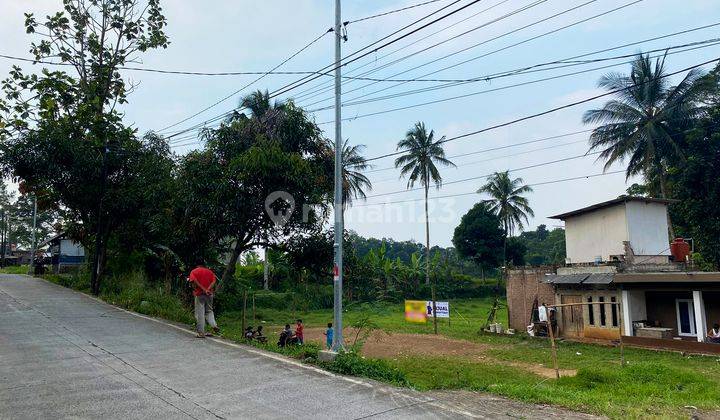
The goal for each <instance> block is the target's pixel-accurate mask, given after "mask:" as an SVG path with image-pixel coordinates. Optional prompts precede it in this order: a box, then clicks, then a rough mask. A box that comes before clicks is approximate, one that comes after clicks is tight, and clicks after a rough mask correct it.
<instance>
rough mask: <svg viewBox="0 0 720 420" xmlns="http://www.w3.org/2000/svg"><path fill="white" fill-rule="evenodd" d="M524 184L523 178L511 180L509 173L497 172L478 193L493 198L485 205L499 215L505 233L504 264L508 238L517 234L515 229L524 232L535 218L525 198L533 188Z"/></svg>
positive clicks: (485, 201) (486, 201)
mask: <svg viewBox="0 0 720 420" xmlns="http://www.w3.org/2000/svg"><path fill="white" fill-rule="evenodd" d="M523 182H524V181H523V179H522V178H515V179H512V178H510V172H509V171H505V172H495V173H494V174H492V175H490V176H489V177H488V178H487V183H486V184H485V185H483V186H482V187H481V188H480V189H479V190H478V193H480V194H482V193H485V194H488V195H489V196H490V197H491V198H490V199H487V200H483V203H485V204H486V205H487V206H488V208H489V209H490V211H492V212H493V213H495V214H497V215H498V217H499V218H500V222H501V223H502V226H503V230H504V231H505V244H504V245H503V263H506V255H505V254H506V253H507V252H506V251H507V238H508V237H509V236H512V234H513V233H515V229H518V230H522V229H523V227H524V225H525V224H526V223H527V222H528V218H529V217H532V216H535V213H534V212H533V210H532V208H530V203H529V201H528V199H527V198H525V197H524V196H523V194H527V193H530V192H532V188H531V187H530V186H528V185H525V184H524V183H523Z"/></svg>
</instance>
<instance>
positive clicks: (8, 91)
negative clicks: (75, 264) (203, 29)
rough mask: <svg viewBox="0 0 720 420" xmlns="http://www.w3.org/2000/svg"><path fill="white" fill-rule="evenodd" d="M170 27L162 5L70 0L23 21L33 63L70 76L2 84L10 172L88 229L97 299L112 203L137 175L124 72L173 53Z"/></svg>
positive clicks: (84, 236)
mask: <svg viewBox="0 0 720 420" xmlns="http://www.w3.org/2000/svg"><path fill="white" fill-rule="evenodd" d="M165 25H166V21H165V18H164V16H163V15H162V10H161V8H160V5H159V0H147V2H141V1H139V0H98V1H90V2H87V1H79V0H68V1H64V2H63V10H62V11H60V12H58V13H56V14H53V15H49V16H47V17H46V19H45V20H44V21H42V22H39V21H38V20H36V18H35V16H33V15H32V14H26V15H25V28H26V31H27V33H29V34H33V35H34V36H36V37H37V38H38V39H39V42H33V43H32V44H31V47H30V51H31V53H32V54H33V55H34V58H35V59H36V60H38V61H41V60H46V59H57V60H59V61H60V62H62V63H64V64H67V65H68V66H69V68H71V69H72V70H73V74H69V73H66V72H65V71H50V70H43V71H42V72H41V73H39V74H25V73H23V71H22V70H21V69H20V68H19V67H13V69H12V71H11V72H10V77H9V78H8V79H7V80H5V81H4V82H3V90H4V93H5V98H7V100H5V101H3V102H2V103H0V113H2V114H3V117H0V120H1V121H2V122H1V123H0V130H1V132H0V138H2V140H3V143H4V144H3V148H4V149H5V150H4V156H3V166H4V168H5V170H6V172H7V173H11V174H13V175H15V176H17V177H19V178H20V179H21V180H23V181H25V182H26V184H27V186H28V188H29V192H35V191H47V193H48V195H49V197H52V198H53V199H54V200H55V201H56V203H57V204H58V205H59V206H63V207H65V208H67V209H68V210H69V211H70V212H71V214H72V216H73V217H74V221H75V222H77V223H76V226H77V227H78V228H79V229H78V230H82V232H79V233H78V237H79V239H80V240H82V242H83V243H84V244H85V245H86V247H88V248H89V249H92V250H94V258H93V261H94V262H96V264H97V269H96V270H92V281H91V283H92V284H91V288H92V291H93V293H98V292H99V287H100V279H101V278H102V274H103V272H104V262H105V257H106V248H107V243H108V239H109V237H110V235H111V234H112V233H113V232H114V231H115V229H116V228H117V226H118V224H117V217H115V216H116V213H117V209H115V208H113V201H114V200H111V199H110V196H113V195H117V193H118V192H119V191H120V190H121V189H122V188H119V186H118V184H123V183H124V181H125V180H126V179H127V176H126V175H125V172H126V171H127V170H129V169H130V168H129V166H128V164H127V162H126V161H127V159H126V158H125V154H126V153H127V150H128V149H129V148H132V147H131V144H133V143H138V140H137V139H135V136H134V131H133V130H132V129H130V128H127V127H124V126H123V123H122V120H121V115H120V114H119V113H118V111H117V110H116V106H117V105H118V104H124V103H126V102H127V94H128V92H129V91H130V90H132V86H130V87H128V85H127V83H126V81H125V80H124V79H123V77H122V74H121V72H120V71H119V67H121V66H123V65H125V64H126V62H128V61H130V60H136V59H138V58H139V55H140V54H141V53H143V52H145V51H147V50H150V49H155V48H164V47H166V46H167V45H168V39H167V37H166V35H165V33H164V27H165ZM23 154H32V155H33V156H24V155H23ZM130 171H131V172H132V170H131V169H130ZM126 192H127V191H126ZM113 219H115V220H113ZM96 233H99V234H96ZM92 242H94V243H95V245H94V246H91V243H92Z"/></svg>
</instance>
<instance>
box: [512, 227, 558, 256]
mask: <svg viewBox="0 0 720 420" xmlns="http://www.w3.org/2000/svg"><path fill="white" fill-rule="evenodd" d="M514 239H516V240H518V241H519V242H521V243H522V244H523V246H524V247H525V248H526V250H525V255H524V258H523V259H524V260H525V263H527V264H530V265H533V266H539V265H559V264H563V263H564V261H565V230H564V229H562V228H555V229H553V230H551V231H548V230H547V226H545V225H540V226H538V227H537V229H536V230H534V231H532V230H531V231H526V232H522V233H521V234H520V235H519V236H517V237H515V238H514ZM508 254H510V253H508ZM516 265H517V263H516Z"/></svg>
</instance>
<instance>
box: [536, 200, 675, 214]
mask: <svg viewBox="0 0 720 420" xmlns="http://www.w3.org/2000/svg"><path fill="white" fill-rule="evenodd" d="M628 201H642V202H645V203H660V204H671V203H675V202H677V201H678V200H671V199H665V198H650V197H632V196H625V197H618V198H616V199H614V200H609V201H604V202H602V203H597V204H593V205H592V206H588V207H583V208H581V209H577V210H573V211H569V212H566V213H561V214H556V215H555V216H550V217H549V219H560V220H565V219H567V218H568V217H572V216H576V215H578V214H583V213H588V212H591V211H594V210H598V209H602V208H605V207H610V206H614V205H616V204H621V203H627V202H628Z"/></svg>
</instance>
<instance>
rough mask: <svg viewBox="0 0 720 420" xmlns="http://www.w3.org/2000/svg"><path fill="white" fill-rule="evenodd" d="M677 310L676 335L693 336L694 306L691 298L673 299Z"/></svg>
mask: <svg viewBox="0 0 720 420" xmlns="http://www.w3.org/2000/svg"><path fill="white" fill-rule="evenodd" d="M675 309H676V311H677V325H678V335H680V336H686V337H695V336H696V335H697V331H695V308H694V307H693V300H692V299H675Z"/></svg>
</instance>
